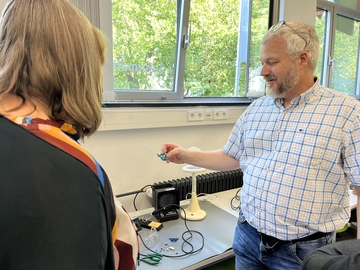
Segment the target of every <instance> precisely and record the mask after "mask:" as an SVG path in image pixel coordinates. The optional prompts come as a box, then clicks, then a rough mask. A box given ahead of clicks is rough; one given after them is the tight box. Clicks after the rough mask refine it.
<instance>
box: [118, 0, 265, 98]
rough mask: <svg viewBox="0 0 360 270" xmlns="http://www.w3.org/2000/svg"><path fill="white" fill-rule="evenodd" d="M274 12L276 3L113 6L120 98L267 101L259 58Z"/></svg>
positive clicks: (153, 1)
mask: <svg viewBox="0 0 360 270" xmlns="http://www.w3.org/2000/svg"><path fill="white" fill-rule="evenodd" d="M269 5H270V0H259V1H251V0H242V1H241V0H191V1H190V0H162V1H158V0H112V38H113V77H114V88H115V93H116V96H117V97H116V99H117V100H120V101H135V102H136V101H140V100H143V101H144V100H148V101H164V100H181V101H189V100H191V99H196V98H197V99H199V98H200V99H202V100H205V98H206V100H213V99H216V101H217V102H218V101H219V98H221V100H227V101H228V100H229V98H232V99H234V98H235V99H237V100H239V98H245V97H247V96H261V95H263V94H264V85H263V80H262V78H261V77H260V76H259V73H260V69H261V64H260V62H259V60H258V59H259V53H260V41H261V38H262V36H263V35H264V33H265V32H266V31H267V29H268V21H269V10H270V9H269ZM240 22H241V23H240ZM246 89H248V91H247V90H246ZM225 102H226V101H225Z"/></svg>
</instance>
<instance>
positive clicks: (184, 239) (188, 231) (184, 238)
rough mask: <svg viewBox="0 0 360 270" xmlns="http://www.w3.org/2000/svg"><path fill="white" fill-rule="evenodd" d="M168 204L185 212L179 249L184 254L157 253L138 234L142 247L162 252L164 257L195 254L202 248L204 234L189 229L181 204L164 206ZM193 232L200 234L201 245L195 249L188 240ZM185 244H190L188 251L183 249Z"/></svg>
mask: <svg viewBox="0 0 360 270" xmlns="http://www.w3.org/2000/svg"><path fill="white" fill-rule="evenodd" d="M168 206H169V207H170V206H174V207H176V208H179V209H181V211H183V212H184V213H185V215H184V224H185V227H186V231H185V232H183V234H182V239H183V243H182V245H181V250H182V252H184V254H181V255H166V254H163V253H159V252H157V251H155V250H152V249H151V248H149V247H148V246H147V245H146V244H145V243H144V240H143V239H142V237H141V235H139V237H140V239H141V242H142V243H143V245H144V247H145V248H147V249H148V250H149V251H151V252H153V253H159V254H162V255H163V256H164V257H168V258H180V257H184V256H188V255H192V254H196V253H198V252H200V251H201V250H202V249H203V248H204V243H205V239H204V235H203V234H202V233H200V232H199V231H196V230H190V229H189V227H188V225H187V223H186V212H185V210H184V209H183V208H182V207H181V206H179V205H177V204H169V205H167V206H166V207H168ZM194 233H195V234H198V235H200V237H201V246H200V248H198V249H196V250H194V249H195V248H194V246H193V245H192V244H191V243H190V240H191V239H192V238H193V234H194ZM187 234H190V236H189V237H187V238H186V237H185V235H187ZM187 245H188V246H190V251H186V250H185V247H186V246H187Z"/></svg>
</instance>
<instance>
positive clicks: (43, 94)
mask: <svg viewBox="0 0 360 270" xmlns="http://www.w3.org/2000/svg"><path fill="white" fill-rule="evenodd" d="M105 48H106V42H105V38H104V35H103V34H102V32H101V31H100V30H99V29H97V28H95V27H94V26H92V25H91V23H90V22H89V20H88V19H87V18H86V17H85V15H84V14H83V13H82V12H81V11H79V10H78V9H77V8H76V7H74V6H73V5H71V4H70V3H69V2H68V1H67V0H10V1H9V2H8V4H7V6H6V7H5V9H4V11H3V14H2V18H1V22H0V95H4V94H7V93H11V94H14V95H17V96H18V97H20V98H21V99H22V100H23V103H24V102H25V101H26V100H29V99H31V96H33V97H38V98H40V99H42V101H44V102H45V103H46V104H47V105H48V107H49V111H50V118H51V119H52V120H63V121H65V122H67V123H69V124H71V125H73V127H74V128H75V129H76V130H77V131H78V133H79V135H80V138H81V139H84V137H85V136H90V135H91V134H93V133H94V132H95V131H96V130H97V129H98V127H99V125H100V123H101V118H102V113H101V101H102V66H103V64H104V61H105Z"/></svg>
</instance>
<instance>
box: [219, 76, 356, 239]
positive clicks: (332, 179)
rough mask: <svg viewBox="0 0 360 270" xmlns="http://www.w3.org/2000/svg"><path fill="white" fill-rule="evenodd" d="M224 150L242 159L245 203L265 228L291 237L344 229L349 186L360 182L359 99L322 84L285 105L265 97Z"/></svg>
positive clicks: (259, 226)
mask: <svg viewBox="0 0 360 270" xmlns="http://www.w3.org/2000/svg"><path fill="white" fill-rule="evenodd" d="M223 151H224V153H226V154H227V155H229V156H231V157H233V158H235V159H237V160H239V164H240V168H241V169H242V171H243V174H244V175H243V181H244V184H243V187H242V189H241V209H242V211H243V214H244V216H245V218H246V220H247V221H248V222H249V224H250V225H252V226H253V227H254V228H256V229H257V230H258V231H259V232H262V233H265V234H267V235H270V236H274V237H276V238H278V239H281V240H292V239H298V238H302V237H305V236H307V235H309V234H312V233H315V232H319V231H321V232H332V231H335V230H337V229H341V228H343V227H344V225H345V224H346V223H347V222H348V220H349V217H350V198H349V194H348V190H349V185H350V183H352V184H353V185H358V186H360V103H359V102H358V101H357V100H355V99H353V98H352V97H350V96H348V95H346V94H342V93H339V92H336V91H333V90H331V89H328V88H324V87H322V86H320V85H319V84H318V82H315V84H314V85H313V87H312V88H310V89H309V90H308V91H306V92H305V93H303V94H302V95H300V96H299V97H297V98H295V99H294V100H292V101H291V104H290V105H289V106H288V108H286V109H285V108H284V107H283V104H282V99H273V98H270V97H266V96H265V97H262V98H259V99H257V100H255V101H254V102H253V103H252V104H251V105H250V106H249V107H248V108H247V110H246V111H245V112H244V113H243V114H242V115H241V117H240V118H239V120H238V121H237V122H236V124H235V125H234V127H233V129H232V132H231V134H230V136H229V139H228V142H227V143H226V144H225V145H224V147H223Z"/></svg>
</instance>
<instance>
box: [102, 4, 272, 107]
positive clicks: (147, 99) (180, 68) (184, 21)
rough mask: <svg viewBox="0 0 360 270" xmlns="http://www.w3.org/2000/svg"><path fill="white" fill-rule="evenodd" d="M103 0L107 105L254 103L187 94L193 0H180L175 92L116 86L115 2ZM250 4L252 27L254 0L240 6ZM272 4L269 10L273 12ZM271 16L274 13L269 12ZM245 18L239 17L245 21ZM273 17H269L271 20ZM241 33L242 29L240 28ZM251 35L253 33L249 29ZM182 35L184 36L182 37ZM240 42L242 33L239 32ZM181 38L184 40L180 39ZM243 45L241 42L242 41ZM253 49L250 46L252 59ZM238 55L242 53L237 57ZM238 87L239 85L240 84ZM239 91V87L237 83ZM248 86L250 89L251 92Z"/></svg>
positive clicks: (246, 100) (239, 99) (105, 93)
mask: <svg viewBox="0 0 360 270" xmlns="http://www.w3.org/2000/svg"><path fill="white" fill-rule="evenodd" d="M97 1H98V3H99V10H100V29H101V30H102V31H103V32H104V33H105V34H106V35H107V37H108V40H109V46H108V50H109V52H108V53H109V55H108V58H107V63H106V64H105V66H104V71H103V73H104V76H103V77H104V80H103V81H104V83H103V86H104V91H103V100H104V102H103V103H104V104H107V105H110V106H111V105H114V103H121V104H122V105H128V106H134V105H141V106H143V105H149V106H153V105H154V104H156V105H158V104H161V105H162V106H165V105H166V104H167V105H174V104H181V105H185V104H189V105H210V106H212V105H216V106H218V105H231V104H234V105H239V104H250V103H251V102H252V100H253V97H226V98H224V97H184V67H185V58H186V49H185V48H184V46H183V42H184V38H185V36H186V35H187V34H188V30H189V15H190V9H191V7H190V2H191V0H177V3H178V5H181V9H180V11H178V13H181V15H182V16H180V18H179V17H178V20H179V21H178V27H179V28H180V29H179V30H178V35H177V52H176V54H177V55H176V56H177V61H176V62H175V65H176V68H175V76H174V89H175V91H173V92H170V91H144V90H141V91H126V90H121V91H119V90H118V91H117V90H115V89H114V75H113V55H112V51H113V45H112V2H111V0H101V1H99V0H97ZM269 2H270V7H271V5H272V0H270V1H269ZM244 4H248V5H249V7H250V9H249V10H248V12H249V14H250V15H249V19H248V23H249V27H250V26H251V13H252V10H251V0H241V1H240V5H241V6H242V5H244ZM270 7H269V10H270V11H271V9H270ZM239 9H240V16H242V14H241V13H242V8H241V7H239ZM269 18H270V14H269ZM241 19H242V18H239V20H241ZM270 21H271V20H270V19H269V22H270ZM239 32H240V31H239ZM248 34H249V35H250V34H251V32H250V31H249V32H248ZM179 35H180V38H179ZM250 38H251V37H248V42H247V46H248V47H249V46H250ZM238 39H239V41H240V33H239V38H238ZM179 40H180V41H179ZM239 44H240V43H239ZM240 47H241V46H238V51H240V50H241V48H240ZM249 51H250V49H249V48H248V49H247V54H248V56H247V57H248V58H249V57H250V56H249ZM237 57H238V56H237ZM238 66H239V64H238V63H237V67H236V74H237V78H238V76H239V74H238V72H239V67H238ZM245 76H246V87H248V83H249V82H248V81H249V65H247V67H246V74H245ZM236 88H238V86H236ZM234 91H235V86H234ZM247 91H248V89H246V93H247Z"/></svg>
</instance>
